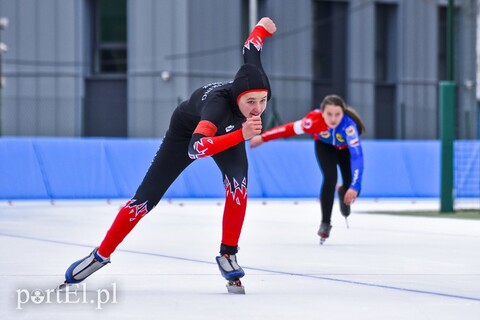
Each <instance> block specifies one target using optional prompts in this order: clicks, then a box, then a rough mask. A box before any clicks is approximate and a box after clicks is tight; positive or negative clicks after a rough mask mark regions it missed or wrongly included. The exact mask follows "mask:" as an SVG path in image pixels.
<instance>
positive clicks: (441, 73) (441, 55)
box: [438, 7, 447, 80]
mask: <svg viewBox="0 0 480 320" xmlns="http://www.w3.org/2000/svg"><path fill="white" fill-rule="evenodd" d="M446 79H447V8H446V7H439V8H438V80H446Z"/></svg>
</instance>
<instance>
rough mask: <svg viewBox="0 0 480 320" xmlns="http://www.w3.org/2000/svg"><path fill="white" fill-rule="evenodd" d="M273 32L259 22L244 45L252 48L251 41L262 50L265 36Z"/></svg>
mask: <svg viewBox="0 0 480 320" xmlns="http://www.w3.org/2000/svg"><path fill="white" fill-rule="evenodd" d="M271 36H272V34H271V33H270V32H268V31H267V29H265V27H264V26H262V25H260V24H257V25H256V26H255V28H254V29H253V31H252V32H251V33H250V35H249V36H248V38H247V40H246V41H245V44H244V45H243V46H244V47H245V48H246V49H249V48H250V43H251V44H253V45H254V46H255V48H256V49H257V50H258V51H260V50H261V49H262V46H263V41H264V38H266V37H271Z"/></svg>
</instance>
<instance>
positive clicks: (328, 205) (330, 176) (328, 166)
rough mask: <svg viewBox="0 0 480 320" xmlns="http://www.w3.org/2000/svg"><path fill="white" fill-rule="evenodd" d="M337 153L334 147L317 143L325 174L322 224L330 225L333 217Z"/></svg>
mask: <svg viewBox="0 0 480 320" xmlns="http://www.w3.org/2000/svg"><path fill="white" fill-rule="evenodd" d="M337 151H338V150H336V149H335V148H334V147H333V146H331V145H328V144H325V143H323V142H320V141H318V140H317V141H315V153H316V156H317V161H318V164H319V166H320V170H321V171H322V174H323V184H322V187H321V191H320V205H321V209H322V222H324V223H328V224H330V222H331V217H332V208H333V201H334V197H335V186H336V184H337V178H338V177H337Z"/></svg>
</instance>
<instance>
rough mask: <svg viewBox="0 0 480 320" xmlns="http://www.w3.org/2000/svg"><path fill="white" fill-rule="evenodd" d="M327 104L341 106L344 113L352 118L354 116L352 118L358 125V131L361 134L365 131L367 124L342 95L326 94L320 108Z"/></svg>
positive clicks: (322, 108)
mask: <svg viewBox="0 0 480 320" xmlns="http://www.w3.org/2000/svg"><path fill="white" fill-rule="evenodd" d="M327 104H328V105H334V106H338V107H341V108H342V110H343V113H344V114H347V115H348V116H349V117H350V118H352V120H353V121H354V122H355V124H356V125H357V128H358V133H359V134H360V135H361V134H362V133H364V132H365V124H364V123H363V121H362V119H361V118H360V116H359V115H358V113H357V112H356V111H355V109H353V108H352V107H350V106H347V104H346V103H345V101H343V99H342V98H341V97H340V96H337V95H329V96H326V97H325V98H324V99H323V101H322V104H321V105H320V109H321V110H322V111H323V110H324V109H325V106H326V105H327Z"/></svg>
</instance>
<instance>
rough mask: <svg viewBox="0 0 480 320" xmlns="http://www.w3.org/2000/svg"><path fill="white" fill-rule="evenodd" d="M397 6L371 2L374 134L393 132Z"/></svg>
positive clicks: (388, 135)
mask: <svg viewBox="0 0 480 320" xmlns="http://www.w3.org/2000/svg"><path fill="white" fill-rule="evenodd" d="M396 44H397V6H396V5H395V4H393V5H392V4H380V3H377V4H376V5H375V102H374V103H375V131H374V132H375V138H376V139H394V138H395V137H396V135H397V133H396V128H397V126H396V124H397V115H396V104H397V102H396V100H397V90H396V86H397V56H396V53H397V46H396Z"/></svg>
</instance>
